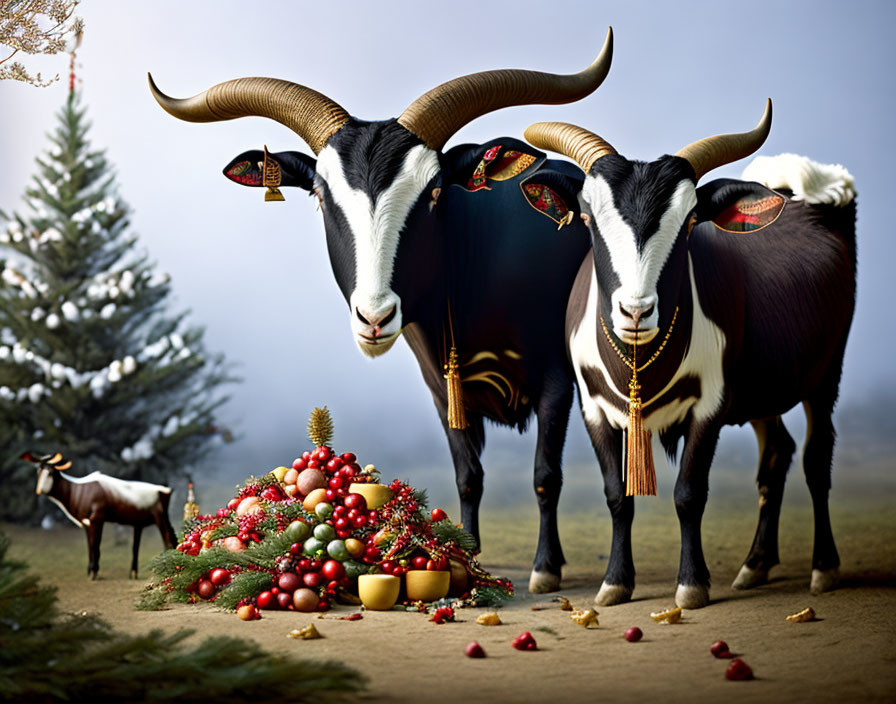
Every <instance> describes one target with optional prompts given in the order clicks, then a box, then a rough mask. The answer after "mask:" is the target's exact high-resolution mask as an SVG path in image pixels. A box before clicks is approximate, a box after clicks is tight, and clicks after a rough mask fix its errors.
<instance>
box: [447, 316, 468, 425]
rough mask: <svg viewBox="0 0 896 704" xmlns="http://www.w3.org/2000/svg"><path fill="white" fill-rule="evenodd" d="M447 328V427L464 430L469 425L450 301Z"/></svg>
mask: <svg viewBox="0 0 896 704" xmlns="http://www.w3.org/2000/svg"><path fill="white" fill-rule="evenodd" d="M448 330H449V333H450V335H451V349H450V350H449V351H448V363H447V364H446V365H445V381H446V382H448V427H449V428H451V430H466V429H467V428H469V427H470V424H469V423H468V422H467V414H466V411H465V410H464V389H463V386H462V385H461V380H460V371H459V367H460V365H459V364H458V361H457V348H456V347H455V346H454V324H453V323H452V320H451V302H450V301H449V302H448Z"/></svg>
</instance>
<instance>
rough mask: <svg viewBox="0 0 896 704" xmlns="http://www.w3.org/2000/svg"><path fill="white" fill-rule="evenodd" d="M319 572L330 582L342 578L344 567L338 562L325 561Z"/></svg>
mask: <svg viewBox="0 0 896 704" xmlns="http://www.w3.org/2000/svg"><path fill="white" fill-rule="evenodd" d="M320 571H321V573H322V574H323V576H324V577H325V578H326V579H327V580H329V581H332V580H334V579H341V578H342V576H343V575H344V574H345V567H343V566H342V563H341V562H339V561H338V560H327V561H326V562H325V563H324V565H323V567H321V568H320Z"/></svg>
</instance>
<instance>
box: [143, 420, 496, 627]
mask: <svg viewBox="0 0 896 704" xmlns="http://www.w3.org/2000/svg"><path fill="white" fill-rule="evenodd" d="M332 435H333V422H332V419H331V417H330V414H329V412H328V411H327V409H326V407H324V408H323V409H319V408H316V409H314V411H313V412H312V414H311V420H310V422H309V424H308V436H309V438H310V439H311V442H312V443H314V445H315V446H316V447H315V449H314V450H309V451H307V452H304V453H303V454H302V456H301V457H298V458H296V460H295V461H294V462H293V463H292V466H291V467H277V468H276V469H274V470H273V471H271V472H269V473H268V474H266V475H264V476H262V477H254V476H253V477H250V478H249V479H248V480H247V481H246V482H245V484H244V485H243V486H242V487H241V488H240V489H239V492H238V493H237V494H236V496H234V498H233V499H232V500H231V501H230V502H228V504H227V506H225V507H223V508H219V509H218V510H217V511H215V512H214V513H212V514H209V515H199V514H198V511H196V510H195V508H194V510H193V511H192V513H194V514H195V515H187V516H185V523H184V533H183V539H182V540H181V542H180V544H179V545H178V546H177V548H176V549H174V550H167V551H165V552H164V553H162V554H161V555H159V556H158V557H157V558H155V560H154V562H153V571H154V572H155V574H156V577H157V581H156V582H155V583H154V584H152V585H150V586H149V587H148V588H147V590H146V591H145V592H144V593H143V595H142V597H141V601H140V604H139V606H140V607H141V608H150V609H151V608H161V606H162V605H164V604H165V603H166V602H169V601H180V602H187V603H198V602H203V601H204V602H212V603H214V604H216V605H218V606H220V607H223V608H225V609H230V610H236V611H237V613H238V614H239V616H240V618H243V619H244V620H252V619H254V618H258V617H259V615H260V614H259V611H264V610H265V609H282V610H295V611H306V612H310V611H325V610H327V609H329V608H330V606H331V605H332V604H333V603H334V602H335V603H343V604H359V603H363V604H364V605H365V606H366V607H367V608H373V609H390V608H393V606H394V604H396V602H403V603H404V605H405V606H404V608H409V609H413V610H420V611H427V610H428V609H430V608H432V609H434V610H435V609H437V608H439V607H442V608H444V607H445V606H446V605H449V607H450V608H454V607H457V606H467V605H481V606H487V605H495V604H498V603H501V602H502V601H504V600H506V599H508V598H510V597H511V596H512V595H513V585H512V584H511V583H510V582H509V581H508V580H504V579H500V578H495V577H492V576H491V575H489V574H488V573H487V572H485V570H483V569H482V567H481V566H480V565H479V564H478V562H477V561H476V559H475V557H474V551H475V550H476V541H475V540H474V538H473V536H471V535H470V534H469V533H467V532H466V531H464V530H463V529H462V528H461V527H459V526H457V525H455V524H454V523H452V522H451V521H450V520H448V516H447V515H446V513H445V511H443V510H442V509H438V508H436V509H433V510H432V511H431V512H428V511H427V508H426V494H425V492H423V491H418V490H416V489H414V488H412V487H410V486H408V485H407V484H406V483H404V482H401V481H399V480H397V479H396V480H395V481H393V482H392V483H391V484H388V485H385V484H381V483H379V481H378V479H379V475H378V472H377V471H376V468H375V467H374V466H373V465H367V466H366V467H363V468H362V467H361V465H360V464H359V463H358V461H357V457H356V456H355V455H354V454H353V453H351V452H344V453H342V454H336V453H335V452H334V451H333V450H332V448H331V447H330V442H331V440H332ZM189 505H190V504H188V506H189ZM193 506H194V507H195V505H193ZM188 513H189V512H188Z"/></svg>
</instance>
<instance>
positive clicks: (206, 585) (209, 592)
mask: <svg viewBox="0 0 896 704" xmlns="http://www.w3.org/2000/svg"><path fill="white" fill-rule="evenodd" d="M216 590H217V587H215V585H214V584H212V582H211V580H208V579H200V580H199V584H197V585H196V593H197V594H199V596H201V597H202V598H203V599H208V598H209V597H211V596H213V595H214V593H215V591H216Z"/></svg>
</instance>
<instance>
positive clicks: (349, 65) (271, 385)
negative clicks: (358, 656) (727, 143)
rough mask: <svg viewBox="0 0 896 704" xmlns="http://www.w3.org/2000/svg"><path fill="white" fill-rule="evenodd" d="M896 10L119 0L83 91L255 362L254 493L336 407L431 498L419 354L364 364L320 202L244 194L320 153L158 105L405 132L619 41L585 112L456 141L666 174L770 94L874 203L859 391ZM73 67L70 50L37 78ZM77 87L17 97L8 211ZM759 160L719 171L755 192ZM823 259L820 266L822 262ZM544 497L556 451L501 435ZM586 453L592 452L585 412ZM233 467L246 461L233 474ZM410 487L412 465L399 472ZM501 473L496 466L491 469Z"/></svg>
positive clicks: (87, 0) (780, 143) (853, 378)
mask: <svg viewBox="0 0 896 704" xmlns="http://www.w3.org/2000/svg"><path fill="white" fill-rule="evenodd" d="M894 7H896V5H893V3H891V2H885V1H881V2H870V1H869V2H850V3H844V2H819V1H818V0H812V1H811V2H795V1H789V2H781V1H780V0H778V1H777V2H758V1H756V2H751V3H749V4H748V5H744V4H743V3H727V2H720V1H719V0H714V1H709V2H677V3H660V2H613V3H609V2H572V1H559V0H555V1H554V2H551V3H544V2H525V1H519V0H518V1H516V2H485V1H483V0H478V1H475V2H471V1H468V0H467V1H465V0H456V1H454V2H451V3H445V4H438V5H437V4H435V3H414V2H385V1H381V2H375V3H372V2H341V3H340V2H316V3H309V2H274V1H269V2H266V3H246V2H220V1H215V2H211V1H207V2H183V1H182V0H178V1H174V0H153V1H152V2H140V3H137V2H127V3H124V2H108V1H106V2H103V1H101V0H84V2H83V3H82V7H81V14H82V15H83V17H84V19H85V21H86V33H85V39H84V44H83V47H82V48H81V51H80V53H79V55H78V60H79V69H78V75H79V77H80V78H81V79H82V84H81V87H82V91H83V97H84V101H85V103H86V105H87V106H88V108H89V117H90V118H91V120H92V122H93V129H92V131H91V137H92V138H93V141H94V144H95V145H96V146H100V147H104V148H106V149H107V153H108V156H109V158H110V160H111V162H112V163H113V164H114V165H115V166H116V168H117V174H118V182H119V184H120V188H121V195H122V197H123V198H124V199H125V200H126V201H128V202H129V203H130V205H131V206H132V208H133V211H134V212H133V219H132V222H133V228H134V230H135V231H136V232H137V233H138V234H139V235H140V238H141V244H142V246H144V247H145V248H147V249H148V250H149V252H150V254H151V255H152V257H153V258H155V259H156V260H157V261H158V262H159V265H160V267H161V268H162V269H163V270H165V271H168V272H170V273H171V275H172V277H173V284H174V291H175V293H176V296H177V305H178V306H179V307H181V308H190V309H191V310H192V320H193V321H194V322H195V323H199V324H203V325H205V326H206V327H207V336H206V341H207V344H208V346H209V347H210V348H211V349H213V350H221V351H223V352H225V353H226V355H227V357H228V358H229V359H230V360H231V361H233V362H236V363H238V364H239V365H240V368H239V372H240V373H241V374H242V376H243V377H244V378H245V383H244V384H242V385H241V386H239V387H237V388H235V389H234V390H233V392H234V393H233V401H232V402H231V403H230V404H229V406H227V407H226V409H225V411H224V414H225V416H226V419H227V420H229V421H230V422H232V423H233V424H234V425H235V426H236V427H237V429H238V431H239V432H240V433H241V434H242V438H243V440H242V441H241V443H239V444H238V445H236V446H231V447H229V448H226V449H225V450H224V451H223V452H222V453H221V454H220V455H219V461H220V463H221V464H222V465H224V466H227V467H230V468H231V471H233V472H236V474H238V475H240V476H244V475H246V474H248V473H250V472H259V471H264V470H265V469H267V468H269V467H271V466H274V465H276V464H279V463H281V462H284V461H288V460H289V459H291V458H292V456H293V455H294V453H295V452H296V451H297V450H300V449H304V447H305V446H306V444H307V442H306V440H305V436H304V426H305V421H306V418H307V415H308V413H309V411H310V409H311V408H312V407H313V406H315V405H323V404H328V405H329V407H330V408H331V409H332V410H333V412H334V416H335V419H336V424H337V440H336V444H337V446H339V447H342V448H346V449H348V448H355V449H357V450H358V451H359V454H360V455H361V457H362V459H363V460H365V461H373V462H382V461H383V458H387V457H388V458H393V459H394V463H395V465H396V467H401V468H402V473H401V474H402V476H409V475H410V476H412V477H414V476H415V475H414V472H415V471H416V469H415V468H423V467H432V466H439V467H440V468H442V471H441V472H440V473H439V474H438V476H425V477H424V476H423V475H416V479H417V480H418V481H420V483H421V484H430V485H434V486H435V487H437V488H439V487H441V488H442V489H444V488H445V487H450V486H451V485H452V483H453V476H452V473H451V471H450V469H449V466H450V459H449V456H448V452H447V447H446V443H445V441H444V439H443V437H442V432H441V426H440V423H439V420H438V418H437V417H436V414H435V411H434V409H433V406H432V401H431V399H430V396H429V393H428V391H427V390H426V388H425V386H424V384H423V381H422V379H421V377H420V374H419V372H418V370H417V368H416V363H415V361H414V360H413V357H412V355H411V354H410V352H409V350H408V349H407V347H406V346H405V345H404V344H403V343H400V344H398V345H396V346H395V348H393V350H392V351H391V352H390V353H389V354H387V355H386V356H385V357H382V358H379V359H376V360H370V359H367V358H365V357H363V356H362V355H361V353H360V352H359V351H358V350H357V349H356V347H355V344H354V342H353V341H352V337H351V334H350V330H349V317H348V308H347V306H346V303H345V301H344V299H343V298H342V296H341V294H340V293H339V291H338V289H337V287H336V284H335V282H334V280H333V277H332V274H331V271H330V265H329V262H328V259H327V254H326V249H325V243H324V235H323V226H322V223H321V218H320V215H319V213H317V212H316V210H315V207H314V201H313V200H312V199H310V198H307V197H306V196H305V194H304V192H302V191H297V190H288V191H286V192H285V195H286V198H287V200H286V202H285V203H273V204H272V203H265V202H264V201H263V196H262V192H261V190H260V189H247V188H241V187H239V186H236V185H234V184H231V183H230V182H228V181H227V180H226V179H225V178H224V177H223V176H222V175H221V169H222V167H223V166H224V165H225V164H226V163H227V162H228V161H229V160H230V159H231V158H232V157H234V156H235V155H237V154H238V153H240V152H241V151H243V150H246V149H260V148H261V146H262V145H263V144H267V145H268V146H269V147H270V148H271V149H272V150H273V151H279V150H286V149H300V150H304V151H306V152H307V151H308V149H307V147H306V145H304V144H303V143H302V142H301V141H300V140H299V138H298V137H296V135H295V134H293V133H292V132H291V131H290V130H288V129H287V128H285V127H283V126H281V125H279V124H277V123H275V122H273V121H270V120H264V119H261V118H248V119H242V120H236V121H232V122H222V123H214V124H204V125H203V124H199V125H197V124H190V123H185V122H181V121H179V120H176V119H174V118H172V117H170V116H169V115H167V114H166V113H165V112H163V111H162V110H161V108H159V107H158V106H157V105H156V103H155V101H154V100H153V99H152V97H151V95H150V93H149V90H148V89H147V82H146V72H147V71H152V73H153V76H154V78H155V79H156V82H157V83H158V85H159V86H160V88H161V89H162V90H163V91H165V92H166V93H168V94H170V95H173V96H177V97H186V96H190V95H193V94H195V93H197V92H200V91H202V90H204V89H206V88H208V87H210V86H212V85H213V84H215V83H218V82H220V81H223V80H227V79H230V78H237V77H242V76H271V77H277V78H284V79H289V80H292V81H295V82H298V83H303V84H305V85H308V86H311V87H313V88H315V89H316V90H319V91H321V92H323V93H325V94H327V95H328V96H330V97H331V98H333V99H334V100H336V101H337V102H339V103H340V104H342V105H343V106H344V107H345V108H346V109H347V110H348V111H349V112H350V113H352V114H353V115H356V116H358V117H361V118H365V119H382V118H388V117H394V116H397V115H398V114H399V113H400V112H401V111H402V110H403V109H404V108H405V107H406V106H407V105H408V104H409V103H410V102H412V101H413V100H414V99H415V98H416V97H418V96H419V95H420V94H421V93H423V92H425V91H426V90H428V89H429V88H431V87H433V86H435V85H437V84H439V83H441V82H443V81H445V80H448V79H451V78H453V77H455V76H459V75H462V74H465V73H470V72H475V71H481V70H485V69H492V68H532V69H540V70H545V71H552V72H558V73H569V72H574V71H578V70H581V69H582V68H584V67H585V66H587V65H588V64H589V63H590V62H591V61H592V60H593V58H594V56H595V55H596V53H597V52H598V50H599V49H600V47H601V43H602V41H603V37H604V34H605V32H606V28H607V25H610V24H612V25H613V28H614V31H615V36H616V50H615V54H614V60H613V67H612V69H611V71H610V74H609V77H608V79H607V80H606V82H605V83H604V85H603V86H602V87H601V88H600V89H599V90H598V91H597V92H596V93H595V94H594V95H592V96H590V97H589V98H586V99H585V100H583V101H581V102H579V103H576V104H573V105H569V106H553V107H552V106H532V107H519V108H511V109H507V110H503V111H499V112H497V113H493V114H491V115H488V116H486V117H483V118H481V119H479V120H476V121H475V122H473V123H472V124H470V125H468V126H467V127H465V128H464V129H463V130H461V132H460V133H459V134H457V135H456V136H455V137H454V138H453V139H452V140H451V141H450V142H449V144H448V146H449V147H450V146H451V145H453V144H458V143H461V142H468V141H484V140H486V139H489V138H492V137H496V136H500V135H504V134H506V135H511V136H515V137H521V135H522V132H523V130H524V129H525V127H526V126H527V125H529V124H530V123H532V122H535V121H538V120H564V121H568V122H573V123H579V124H581V125H582V126H584V127H587V128H589V129H592V130H593V131H596V132H598V133H599V134H601V135H602V136H603V137H605V138H606V139H608V140H609V141H610V142H611V143H612V144H613V145H614V146H615V147H616V148H617V149H618V150H619V151H621V152H622V153H623V154H625V155H627V156H629V157H634V158H643V159H653V158H656V157H657V156H659V155H660V154H663V153H669V152H674V151H676V150H677V149H679V148H680V147H682V146H684V145H685V144H688V143H690V142H692V141H694V140H695V139H698V138H701V137H704V136H708V135H710V134H714V133H718V132H728V131H742V130H746V129H749V128H751V127H752V126H753V125H754V124H755V123H756V121H757V120H758V118H759V116H760V114H761V112H762V108H763V104H764V100H765V98H766V97H767V96H770V97H772V99H773V100H774V103H775V117H774V123H773V126H772V132H771V136H770V137H769V140H768V142H767V143H766V144H765V146H764V147H763V148H762V150H761V152H760V153H761V154H777V153H780V152H785V151H789V152H797V153H800V154H805V155H808V156H810V157H812V158H813V159H816V160H818V161H822V162H839V163H842V164H844V165H845V166H846V167H847V168H848V169H849V170H850V171H851V172H852V174H853V175H854V176H855V180H856V184H857V189H858V193H859V197H858V203H859V225H858V228H859V229H858V239H859V301H858V308H857V315H856V320H855V323H854V325H853V332H852V336H851V339H850V344H849V348H848V351H847V360H846V369H845V374H844V383H843V392H842V398H843V399H844V401H845V402H851V401H852V402H858V401H862V400H863V399H864V398H866V396H868V395H869V394H873V393H877V392H880V390H881V389H883V390H884V393H889V392H888V391H887V390H891V389H894V388H896V371H894V370H896V365H893V364H892V363H891V359H892V356H893V345H892V343H893V341H894V335H893V332H892V326H893V323H894V314H893V301H892V297H891V293H892V290H893V285H892V278H893V274H892V268H893V264H892V262H893V259H894V255H896V245H894V236H893V234H892V232H891V226H890V225H889V219H890V215H887V213H888V211H887V208H888V207H889V204H890V203H892V202H893V200H894V197H893V194H892V193H891V194H889V195H888V194H887V193H886V191H888V190H889V189H890V188H893V187H894V181H893V178H892V177H891V172H892V168H893V167H892V162H890V161H889V159H890V158H892V154H893V153H894V138H893V127H892V119H893V114H894V81H893V78H892V71H893V68H894V66H896V50H894V45H893V42H892V27H893V20H894V19H896V12H894ZM32 64H33V65H35V66H39V67H40V68H42V69H43V70H44V71H45V72H49V73H53V72H57V71H58V72H59V73H61V74H63V75H64V74H65V73H66V69H67V62H66V57H56V58H55V59H53V60H45V61H41V62H39V63H37V62H32ZM66 83H67V82H66V81H65V80H62V81H60V82H59V83H58V84H56V85H54V86H53V87H51V88H46V89H36V88H32V87H30V86H26V85H22V84H15V83H12V82H9V81H6V82H3V83H2V84H0V106H2V111H0V153H2V155H3V167H4V168H3V177H2V179H0V208H3V209H4V210H7V211H10V210H14V209H19V208H20V197H21V195H22V193H23V191H24V189H25V187H26V185H28V182H29V180H30V176H31V175H32V174H33V172H34V162H33V160H34V157H35V155H37V154H38V152H39V151H40V150H42V149H45V148H46V147H47V144H48V143H47V140H46V137H45V134H46V133H47V132H48V131H49V130H50V129H52V128H53V127H54V126H55V118H54V112H55V110H56V109H57V108H58V107H59V106H60V105H61V104H62V102H63V101H64V99H65V93H66V90H67V85H66ZM745 165H746V162H741V163H736V164H733V165H730V166H728V167H726V168H724V169H720V170H718V171H717V172H714V175H715V176H738V175H739V174H740V171H741V170H742V168H743V166H745ZM808 255H810V253H807V256H808ZM490 437H492V438H497V440H498V441H497V442H493V443H492V445H493V446H497V447H499V448H504V447H506V448H510V450H511V451H512V452H513V457H514V458H515V460H514V461H518V462H519V463H520V465H521V467H522V468H523V469H521V472H522V474H523V475H524V476H522V477H521V481H522V482H523V483H525V484H526V485H528V484H529V482H530V478H529V477H530V476H531V472H530V470H529V469H527V467H530V466H531V451H532V447H533V443H534V436H533V435H532V434H530V435H529V436H528V437H526V438H525V439H514V437H513V436H512V435H511V434H510V433H509V432H508V431H501V432H496V431H495V430H492V434H491V436H490ZM568 447H569V448H570V449H569V451H568V455H569V454H571V455H573V456H577V457H587V456H590V449H588V443H587V438H586V436H585V432H584V428H583V426H582V423H581V420H580V419H579V415H578V411H577V409H574V411H573V422H572V423H571V426H570V443H569V446H568ZM235 463H238V464H239V467H236V468H235V467H234V466H233V465H234V464H235ZM396 474H399V472H396ZM486 476H487V477H488V469H487V472H486Z"/></svg>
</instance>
